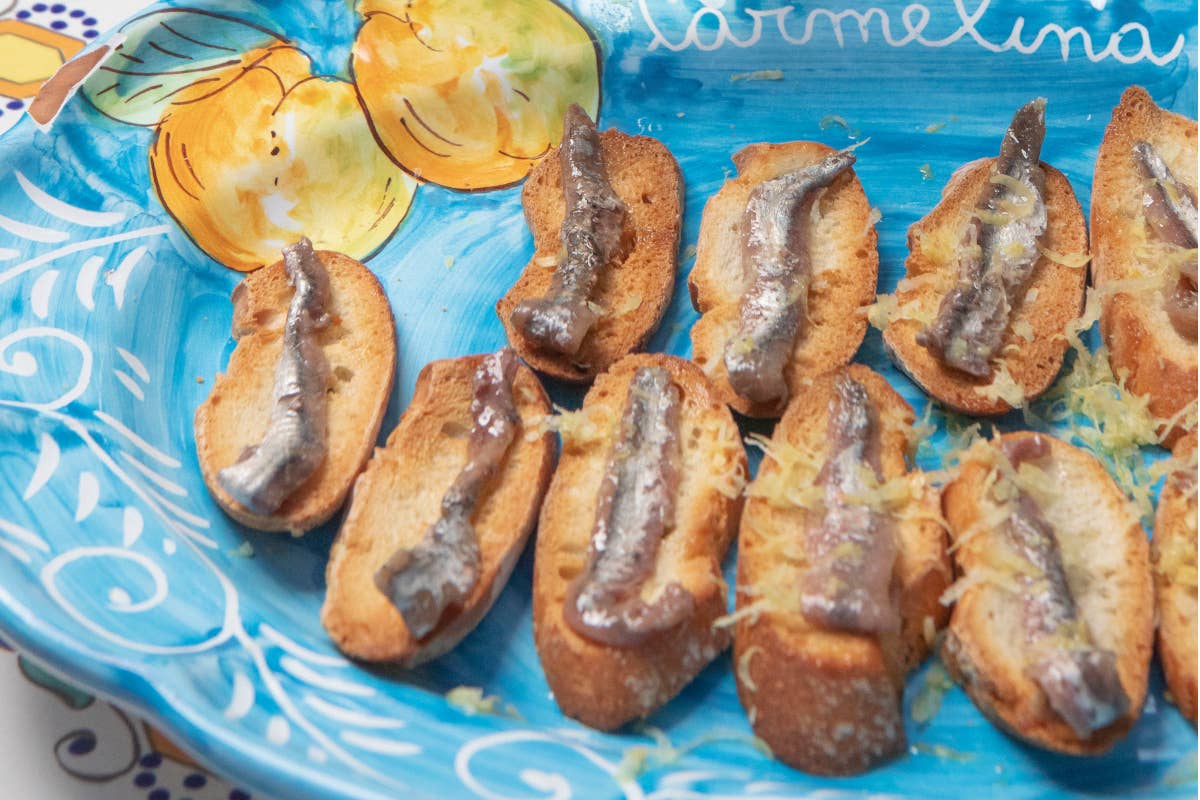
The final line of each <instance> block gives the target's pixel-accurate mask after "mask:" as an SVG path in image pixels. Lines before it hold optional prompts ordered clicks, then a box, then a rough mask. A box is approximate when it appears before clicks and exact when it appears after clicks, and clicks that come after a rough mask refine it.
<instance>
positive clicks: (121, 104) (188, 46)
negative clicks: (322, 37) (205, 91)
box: [83, 9, 286, 126]
mask: <svg viewBox="0 0 1200 800" xmlns="http://www.w3.org/2000/svg"><path fill="white" fill-rule="evenodd" d="M119 36H121V37H124V38H123V39H120V38H117V39H115V40H114V41H116V42H118V43H117V44H116V45H115V46H114V48H113V51H112V53H110V54H109V56H108V57H107V58H106V59H105V60H104V63H103V64H101V66H100V67H99V68H98V69H97V70H96V71H95V72H93V73H92V74H91V75H90V76H89V77H88V79H87V80H86V81H85V82H84V85H83V93H84V96H85V97H87V99H88V100H89V101H90V102H91V103H92V105H93V106H95V107H96V108H97V109H98V110H99V111H100V112H101V113H102V114H104V115H106V116H108V117H111V118H113V119H115V120H117V121H118V122H124V123H127V124H130V125H145V126H152V125H156V124H158V121H159V120H160V119H161V117H162V115H163V112H164V110H165V109H166V108H167V107H168V106H169V105H170V104H171V102H172V100H173V98H174V97H175V96H176V95H178V94H179V92H181V91H183V90H184V89H186V88H187V87H189V86H191V85H193V84H197V83H211V84H212V89H213V90H216V89H219V88H220V84H219V81H220V80H222V78H220V77H218V76H219V74H220V73H221V72H222V71H224V70H227V69H228V68H229V67H232V66H234V65H237V64H239V63H241V62H242V56H243V55H244V54H245V53H248V52H250V51H251V50H255V49H257V48H262V47H268V46H270V45H272V44H277V43H280V42H284V41H286V40H285V39H284V38H283V37H282V36H280V35H279V34H277V33H274V32H273V31H271V30H268V29H267V28H264V27H261V26H259V25H255V24H253V23H250V22H246V21H244V20H240V19H237V18H236V17H229V16H225V15H222V14H214V13H211V12H208V11H199V10H195V9H165V10H162V11H154V12H151V13H149V14H146V15H144V16H141V17H137V18H136V19H133V20H130V21H129V22H128V23H126V25H125V26H124V27H123V28H121V30H120V32H119Z"/></svg>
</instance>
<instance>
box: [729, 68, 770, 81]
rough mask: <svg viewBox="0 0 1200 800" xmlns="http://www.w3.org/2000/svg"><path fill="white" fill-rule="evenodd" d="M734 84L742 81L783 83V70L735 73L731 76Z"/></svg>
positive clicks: (757, 70)
mask: <svg viewBox="0 0 1200 800" xmlns="http://www.w3.org/2000/svg"><path fill="white" fill-rule="evenodd" d="M729 80H730V82H732V83H738V82H740V81H781V80H783V70H780V69H756V70H754V71H753V72H735V73H733V74H732V75H730V76H729Z"/></svg>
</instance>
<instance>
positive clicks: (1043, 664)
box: [1002, 435, 1129, 738]
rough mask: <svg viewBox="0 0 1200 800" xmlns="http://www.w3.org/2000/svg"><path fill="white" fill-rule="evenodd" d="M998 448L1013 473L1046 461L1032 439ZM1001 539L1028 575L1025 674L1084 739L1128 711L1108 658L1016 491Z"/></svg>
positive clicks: (1045, 530) (1026, 499)
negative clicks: (1030, 654) (1029, 652)
mask: <svg viewBox="0 0 1200 800" xmlns="http://www.w3.org/2000/svg"><path fill="white" fill-rule="evenodd" d="M1002 449H1003V450H1004V453H1005V455H1006V457H1007V458H1008V459H1009V460H1010V461H1011V462H1012V464H1013V466H1014V467H1016V466H1019V464H1020V463H1021V462H1022V461H1026V460H1036V459H1038V458H1042V457H1044V456H1046V455H1047V454H1048V453H1049V451H1050V445H1049V442H1048V441H1046V440H1045V439H1044V438H1042V437H1041V436H1038V435H1035V436H1033V437H1027V438H1024V439H1021V440H1018V441H1015V442H1014V441H1009V442H1005V443H1004V444H1003V445H1002ZM1006 534H1007V537H1008V541H1009V543H1010V544H1011V545H1012V546H1013V547H1014V548H1015V550H1016V552H1017V554H1018V555H1020V556H1021V557H1022V558H1023V559H1024V560H1025V561H1027V562H1028V563H1029V565H1030V566H1031V567H1032V573H1033V574H1032V575H1021V576H1020V578H1019V580H1020V582H1021V584H1022V597H1023V600H1024V605H1025V613H1024V615H1023V619H1022V625H1023V627H1024V630H1025V635H1026V637H1027V639H1028V641H1029V643H1030V645H1031V646H1032V648H1033V651H1034V652H1035V653H1037V655H1036V656H1035V658H1034V661H1033V662H1032V663H1031V664H1030V665H1029V667H1028V669H1027V674H1028V675H1029V677H1030V678H1032V679H1033V681H1034V682H1035V683H1037V685H1038V686H1040V687H1041V689H1042V691H1043V692H1044V693H1045V695H1046V699H1047V701H1049V703H1050V707H1051V708H1052V709H1054V711H1055V713H1057V714H1058V716H1059V717H1061V718H1062V720H1063V721H1064V722H1066V723H1067V724H1068V725H1069V726H1071V729H1072V730H1073V731H1074V732H1075V733H1076V735H1078V736H1079V737H1080V738H1087V737H1089V736H1091V735H1092V733H1094V732H1095V731H1098V730H1100V729H1101V728H1103V727H1105V726H1106V725H1109V724H1111V723H1112V722H1114V721H1115V720H1117V719H1119V718H1120V717H1121V716H1123V715H1124V714H1125V712H1126V711H1128V710H1129V697H1128V696H1127V695H1126V694H1125V689H1124V687H1123V686H1122V685H1121V680H1120V677H1119V676H1118V674H1117V657H1116V654H1114V653H1113V652H1112V651H1111V650H1104V649H1101V648H1099V647H1096V646H1095V644H1094V643H1093V639H1092V637H1091V632H1090V631H1089V630H1088V628H1087V624H1086V623H1085V622H1084V621H1083V619H1082V618H1081V617H1080V616H1079V613H1078V609H1077V607H1076V605H1075V600H1074V598H1073V597H1072V596H1071V588H1070V586H1069V585H1068V583H1067V574H1066V570H1065V569H1064V567H1063V561H1062V553H1061V552H1060V551H1059V547H1058V539H1057V538H1056V537H1055V535H1054V529H1053V528H1052V527H1051V525H1050V523H1049V522H1047V521H1046V518H1045V517H1044V516H1043V515H1042V513H1041V510H1040V509H1039V508H1038V506H1037V503H1035V502H1034V500H1033V498H1031V497H1030V496H1029V495H1028V494H1026V493H1025V492H1018V495H1017V498H1016V500H1015V502H1014V504H1013V509H1012V514H1011V516H1010V517H1009V521H1008V525H1007V528H1006Z"/></svg>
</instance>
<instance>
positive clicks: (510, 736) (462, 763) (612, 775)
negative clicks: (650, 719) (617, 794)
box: [454, 731, 645, 800]
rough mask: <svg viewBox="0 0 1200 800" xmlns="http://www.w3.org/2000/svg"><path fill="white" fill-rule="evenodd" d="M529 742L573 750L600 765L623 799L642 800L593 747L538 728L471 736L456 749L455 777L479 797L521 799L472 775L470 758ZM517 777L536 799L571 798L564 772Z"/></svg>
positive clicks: (634, 785)
mask: <svg viewBox="0 0 1200 800" xmlns="http://www.w3.org/2000/svg"><path fill="white" fill-rule="evenodd" d="M531 742H536V743H538V744H539V745H541V748H544V747H545V746H546V745H552V746H557V747H565V748H567V749H569V750H573V751H575V752H576V753H578V754H579V755H581V756H583V757H584V758H585V759H587V760H588V761H590V762H591V763H592V764H594V765H595V766H597V767H599V768H600V770H601V771H602V772H604V773H605V775H606V776H607V777H608V778H609V779H611V780H612V781H613V783H614V784H615V785H616V786H617V787H618V788H619V789H620V790H621V792H622V793H623V794H624V796H625V798H626V800H645V793H643V792H642V789H641V787H640V786H638V785H637V783H635V782H633V781H631V780H627V779H621V778H619V776H618V775H617V766H616V765H615V764H613V763H612V762H611V761H608V760H607V759H605V758H603V757H602V756H600V755H599V754H598V753H596V752H595V751H594V750H591V749H590V748H588V747H584V746H583V745H582V744H580V743H578V742H572V741H566V740H564V739H562V738H558V737H554V736H551V735H549V734H545V733H540V732H538V731H504V732H501V733H495V734H490V735H488V736H482V737H480V738H478V739H473V740H471V741H469V742H467V743H466V744H465V745H463V746H462V747H461V748H460V749H459V751H458V754H457V755H456V756H455V758H454V772H455V774H457V775H458V779H459V781H461V782H462V785H463V786H465V787H467V789H468V790H470V791H471V792H474V793H475V794H476V795H478V796H479V797H483V798H486V800H523V798H516V797H513V796H512V795H506V794H500V793H499V792H494V791H492V790H491V789H489V788H487V787H486V786H484V785H483V784H482V783H481V782H480V781H479V779H478V778H476V777H475V775H474V773H472V771H471V760H472V759H473V758H475V756H476V755H478V754H479V753H481V752H483V751H485V750H490V749H492V748H495V747H505V746H511V745H515V744H528V743H531ZM517 777H518V778H520V779H521V782H522V783H524V784H525V785H526V786H528V787H529V788H530V789H533V790H534V791H535V792H540V793H541V794H540V795H539V796H538V798H537V800H570V797H571V783H570V781H568V780H567V778H566V776H565V775H561V774H558V773H549V772H542V771H540V770H535V769H523V770H521V771H520V772H519V773H518V775H517Z"/></svg>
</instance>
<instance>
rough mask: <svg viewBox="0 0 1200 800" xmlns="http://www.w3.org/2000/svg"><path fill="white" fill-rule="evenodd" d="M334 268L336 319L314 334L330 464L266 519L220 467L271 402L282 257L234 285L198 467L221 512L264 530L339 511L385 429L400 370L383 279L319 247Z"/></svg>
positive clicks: (248, 437)
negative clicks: (326, 377)
mask: <svg viewBox="0 0 1200 800" xmlns="http://www.w3.org/2000/svg"><path fill="white" fill-rule="evenodd" d="M317 257H318V258H319V259H320V260H321V263H322V264H323V265H324V266H325V269H326V271H327V272H328V273H329V281H330V288H331V299H332V306H331V311H330V317H331V322H330V324H329V325H328V327H326V328H324V329H323V330H321V331H320V332H319V333H318V334H317V341H318V342H319V343H320V345H321V348H322V350H324V352H325V357H326V358H327V359H328V361H329V371H330V380H331V385H330V389H329V392H330V393H329V405H328V414H329V417H328V432H327V434H326V435H327V437H328V446H329V447H328V452H327V453H326V456H325V459H324V461H322V462H321V465H320V466H319V467H317V469H316V471H315V472H314V473H313V474H312V475H311V476H309V478H308V480H307V481H305V482H304V484H303V485H301V486H300V488H298V489H297V490H296V491H295V492H293V493H292V494H291V496H289V497H288V498H287V500H285V501H284V503H283V505H282V506H280V507H279V509H278V510H276V511H275V513H273V514H271V515H269V516H263V515H260V514H255V513H253V512H251V511H250V510H249V509H247V508H245V507H244V506H242V505H241V504H240V503H238V502H237V501H236V500H234V499H233V498H232V497H230V496H229V494H228V493H227V492H226V491H225V490H224V489H223V488H222V487H221V484H220V483H219V482H218V480H217V474H218V473H219V472H220V471H221V470H222V469H224V468H225V467H228V466H230V465H231V464H233V463H234V462H235V461H237V460H238V458H239V457H240V456H241V454H242V451H243V450H245V449H246V448H247V447H249V446H251V445H255V444H258V443H259V442H260V441H261V440H262V437H263V434H264V433H265V432H266V429H267V424H268V422H269V421H270V418H271V409H272V407H273V406H274V399H273V394H274V388H275V366H276V364H278V362H279V357H280V354H281V353H282V352H283V323H284V321H285V320H286V319H287V312H288V305H289V304H290V303H291V300H292V293H293V291H292V286H291V283H289V281H288V277H287V272H286V271H285V270H284V267H283V262H282V261H277V262H275V263H274V264H272V265H270V266H269V267H263V268H262V269H260V270H258V271H257V272H254V273H252V274H250V275H248V276H247V277H246V278H245V280H243V281H242V282H241V283H239V284H238V285H237V288H235V289H234V290H233V338H234V339H236V340H237V346H236V347H235V348H234V350H233V355H231V356H230V357H229V366H228V367H227V368H226V372H225V374H223V375H217V379H216V381H214V382H213V388H212V392H211V393H210V394H209V395H208V398H207V399H206V400H205V401H204V402H203V403H202V404H201V405H200V407H199V408H197V409H196V416H195V434H196V453H197V455H198V456H199V459H200V472H201V473H202V474H203V476H204V482H205V483H206V484H208V490H209V491H210V492H211V493H212V495H213V498H214V499H215V500H216V501H217V503H218V504H219V505H220V506H221V508H222V509H224V511H225V513H227V514H229V516H231V517H233V518H234V519H235V520H237V521H238V522H240V523H242V524H243V525H246V526H249V527H251V528H257V529H259V530H264V531H290V532H291V533H293V534H301V533H304V532H305V531H307V530H310V529H312V528H315V527H316V526H318V525H320V524H321V523H323V522H325V521H326V520H328V519H329V518H330V517H332V516H333V514H334V512H336V511H337V510H338V509H339V508H340V507H341V505H342V502H343V501H344V500H345V499H346V494H347V493H348V492H349V491H350V486H351V485H352V484H353V482H354V479H355V478H356V477H357V476H358V473H359V472H361V471H362V468H363V464H365V463H366V461H367V458H368V457H369V456H370V455H371V448H372V447H373V446H374V445H375V439H376V437H377V436H378V435H379V426H380V424H381V423H382V422H383V415H384V412H385V411H386V409H387V402H388V397H389V396H390V395H391V393H392V379H393V377H394V375H395V372H396V323H395V321H394V320H393V318H392V307H391V305H390V304H389V303H388V299H387V296H386V295H384V293H383V287H381V286H380V285H379V280H378V279H377V278H376V277H375V275H374V274H373V273H372V272H371V271H370V270H369V269H367V268H366V267H364V266H363V265H362V264H360V263H359V262H357V261H355V260H354V259H352V258H350V257H348V256H344V255H342V254H341V253H334V252H330V251H325V250H322V251H317Z"/></svg>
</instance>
